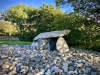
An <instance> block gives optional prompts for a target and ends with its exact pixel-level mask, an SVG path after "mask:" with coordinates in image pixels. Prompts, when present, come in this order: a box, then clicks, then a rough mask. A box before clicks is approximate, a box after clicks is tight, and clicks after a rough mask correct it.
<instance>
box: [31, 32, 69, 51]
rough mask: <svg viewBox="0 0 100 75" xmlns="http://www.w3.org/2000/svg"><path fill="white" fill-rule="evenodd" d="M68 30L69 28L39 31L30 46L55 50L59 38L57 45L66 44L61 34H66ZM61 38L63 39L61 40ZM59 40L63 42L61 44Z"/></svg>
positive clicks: (37, 48) (36, 48)
mask: <svg viewBox="0 0 100 75" xmlns="http://www.w3.org/2000/svg"><path fill="white" fill-rule="evenodd" d="M69 32H70V30H60V31H51V32H44V33H40V34H39V35H37V36H36V37H35V38H34V39H33V43H32V45H31V48H32V49H35V50H45V49H46V50H50V51H54V50H57V47H58V46H57V44H58V43H57V41H58V40H60V42H59V46H61V45H62V46H63V45H64V44H67V43H66V42H65V40H64V38H63V36H65V35H67V34H68V33H69ZM62 39H63V41H61V40H62ZM61 42H63V43H62V44H61Z"/></svg>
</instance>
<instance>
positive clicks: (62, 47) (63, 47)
mask: <svg viewBox="0 0 100 75" xmlns="http://www.w3.org/2000/svg"><path fill="white" fill-rule="evenodd" d="M56 48H57V50H58V51H59V52H60V53H65V52H68V51H69V48H68V45H67V43H66V41H65V40H64V38H62V37H60V38H58V40H57V43H56Z"/></svg>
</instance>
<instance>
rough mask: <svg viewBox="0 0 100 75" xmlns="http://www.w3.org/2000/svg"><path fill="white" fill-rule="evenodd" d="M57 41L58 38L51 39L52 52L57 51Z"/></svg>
mask: <svg viewBox="0 0 100 75" xmlns="http://www.w3.org/2000/svg"><path fill="white" fill-rule="evenodd" d="M57 40H58V37H55V38H50V39H49V45H50V51H54V50H56V42H57Z"/></svg>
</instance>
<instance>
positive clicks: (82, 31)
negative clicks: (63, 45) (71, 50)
mask: <svg viewBox="0 0 100 75" xmlns="http://www.w3.org/2000/svg"><path fill="white" fill-rule="evenodd" d="M52 25H53V28H52V30H63V29H70V30H71V32H70V33H69V34H68V35H67V36H66V37H65V39H66V41H67V42H68V44H69V45H71V46H77V47H80V48H87V49H92V50H98V51H99V48H100V38H99V37H100V26H98V25H96V24H95V23H94V22H93V21H91V20H89V19H88V18H86V17H83V16H80V15H77V14H75V13H72V14H63V15H59V16H58V15H57V16H55V19H54V21H53V22H52Z"/></svg>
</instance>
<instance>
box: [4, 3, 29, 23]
mask: <svg viewBox="0 0 100 75" xmlns="http://www.w3.org/2000/svg"><path fill="white" fill-rule="evenodd" d="M28 12H29V7H28V6H27V5H23V4H21V3H20V4H18V5H13V6H12V7H11V8H9V9H8V10H7V11H6V13H5V14H6V16H5V17H6V19H7V20H9V21H11V22H13V23H14V22H15V23H17V24H22V23H23V22H25V21H26V19H27V18H28Z"/></svg>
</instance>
